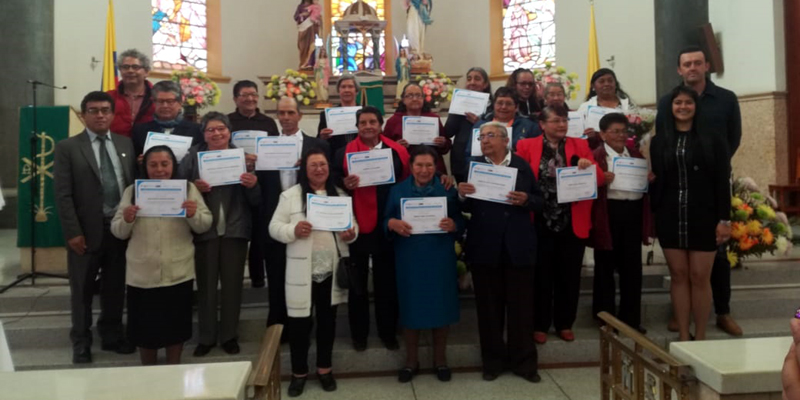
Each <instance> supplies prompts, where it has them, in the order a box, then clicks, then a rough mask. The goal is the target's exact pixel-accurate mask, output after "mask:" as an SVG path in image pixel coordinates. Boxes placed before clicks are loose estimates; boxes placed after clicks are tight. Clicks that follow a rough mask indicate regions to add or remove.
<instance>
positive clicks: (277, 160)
mask: <svg viewBox="0 0 800 400" xmlns="http://www.w3.org/2000/svg"><path fill="white" fill-rule="evenodd" d="M301 147H302V146H301V142H300V141H299V140H297V138H294V137H290V136H268V137H260V138H257V139H256V154H257V155H258V159H257V160H256V171H279V170H293V169H299V167H297V160H299V159H300V151H301V150H300V148H301Z"/></svg>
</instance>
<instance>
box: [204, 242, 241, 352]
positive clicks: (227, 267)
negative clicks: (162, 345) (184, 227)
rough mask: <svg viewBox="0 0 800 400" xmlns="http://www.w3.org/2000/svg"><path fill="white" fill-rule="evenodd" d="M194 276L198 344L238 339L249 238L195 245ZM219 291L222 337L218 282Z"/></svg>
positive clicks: (212, 343)
mask: <svg viewBox="0 0 800 400" xmlns="http://www.w3.org/2000/svg"><path fill="white" fill-rule="evenodd" d="M194 255H195V263H194V268H195V274H196V275H197V319H198V321H199V324H200V327H199V330H200V332H199V338H198V343H200V344H205V345H209V346H212V345H215V344H217V336H219V343H225V342H227V341H229V340H231V339H237V329H238V326H239V313H240V311H241V309H242V283H243V280H244V261H245V259H246V258H247V240H246V239H228V238H225V237H222V238H215V239H211V240H207V241H203V242H197V243H196V244H195V252H194ZM218 281H219V282H220V283H221V289H220V291H219V308H220V320H219V334H217V297H218V296H217V282H218Z"/></svg>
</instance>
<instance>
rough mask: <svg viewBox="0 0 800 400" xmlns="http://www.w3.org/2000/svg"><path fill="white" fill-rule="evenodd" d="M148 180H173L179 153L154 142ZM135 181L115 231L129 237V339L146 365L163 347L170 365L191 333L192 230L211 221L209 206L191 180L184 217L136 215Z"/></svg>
mask: <svg viewBox="0 0 800 400" xmlns="http://www.w3.org/2000/svg"><path fill="white" fill-rule="evenodd" d="M144 159H145V161H144V165H145V172H144V179H175V177H176V176H177V172H178V170H177V168H176V166H177V165H176V164H177V163H176V160H175V155H174V154H173V153H172V150H170V148H169V147H166V146H155V147H152V148H150V149H149V150H147V153H146V154H145V157H144ZM133 193H134V188H133V185H131V186H128V187H127V188H126V189H125V192H124V193H123V194H122V200H121V201H120V204H119V208H117V213H116V214H115V215H114V219H113V220H112V221H111V233H113V234H114V236H116V237H117V238H119V239H122V240H128V239H129V241H128V250H127V251H126V253H125V256H126V259H127V269H126V272H125V275H126V277H125V280H126V282H127V285H128V290H127V296H128V299H127V303H128V339H130V340H131V343H132V344H134V345H136V347H138V348H139V356H140V358H141V360H142V365H155V364H156V360H157V358H158V349H160V348H162V347H164V348H166V352H167V363H168V364H180V362H181V352H182V351H183V344H184V342H186V341H187V340H189V339H190V338H191V337H192V287H193V284H194V276H195V275H194V244H193V243H192V241H193V235H192V234H202V233H204V232H205V231H207V230H208V228H209V227H210V226H211V211H209V210H208V207H206V204H205V202H204V201H203V197H202V196H201V195H200V192H199V191H198V190H197V188H196V187H195V186H194V185H193V184H192V183H188V184H187V193H186V198H187V200H186V201H184V202H183V204H182V205H181V207H182V208H183V209H184V210H185V211H186V217H185V218H146V217H137V215H136V214H137V212H138V211H139V209H140V208H139V206H137V205H136V199H135V198H134V195H133Z"/></svg>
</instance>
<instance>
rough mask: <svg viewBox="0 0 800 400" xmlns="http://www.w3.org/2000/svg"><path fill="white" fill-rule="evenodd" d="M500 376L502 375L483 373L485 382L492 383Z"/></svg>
mask: <svg viewBox="0 0 800 400" xmlns="http://www.w3.org/2000/svg"><path fill="white" fill-rule="evenodd" d="M498 376H500V374H497V373H494V372H484V373H483V380H485V381H488V382H491V381H493V380H495V379H497V377H498Z"/></svg>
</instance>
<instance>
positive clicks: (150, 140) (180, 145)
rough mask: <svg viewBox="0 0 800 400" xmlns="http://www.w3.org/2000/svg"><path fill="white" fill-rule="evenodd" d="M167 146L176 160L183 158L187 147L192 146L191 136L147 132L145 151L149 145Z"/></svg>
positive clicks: (187, 149)
mask: <svg viewBox="0 0 800 400" xmlns="http://www.w3.org/2000/svg"><path fill="white" fill-rule="evenodd" d="M155 146H167V147H169V148H170V150H172V153H173V154H175V158H176V159H177V160H178V162H181V160H183V157H185V156H186V153H188V152H189V147H192V138H191V137H189V136H181V135H168V134H166V133H158V132H147V139H145V141H144V150H143V152H145V153H146V152H147V150H149V149H150V148H151V147H155Z"/></svg>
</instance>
